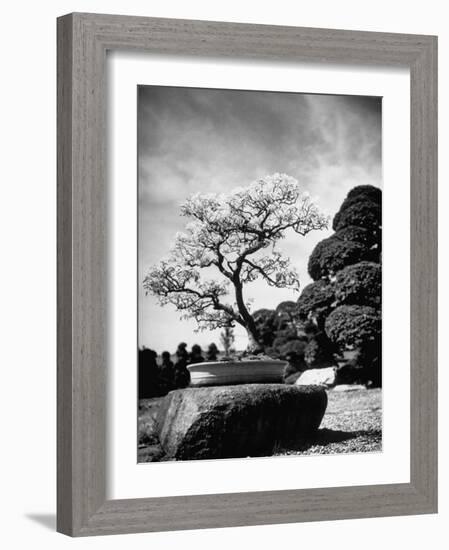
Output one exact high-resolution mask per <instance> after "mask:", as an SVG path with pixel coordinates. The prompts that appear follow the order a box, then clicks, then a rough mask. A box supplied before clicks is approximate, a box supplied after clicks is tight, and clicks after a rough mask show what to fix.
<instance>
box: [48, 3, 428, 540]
mask: <svg viewBox="0 0 449 550" xmlns="http://www.w3.org/2000/svg"><path fill="white" fill-rule="evenodd" d="M111 49H114V50H117V49H132V50H137V51H140V52H153V53H170V54H174V55H180V54H183V55H195V56H203V57H204V56H208V57H230V58H232V57H239V58H259V59H275V60H278V61H279V63H282V62H284V61H325V62H332V63H358V64H379V65H391V66H407V67H409V68H410V71H411V481H410V483H407V484H392V485H375V486H360V487H343V488H327V489H307V490H291V491H270V492H252V493H233V494H225V495H196V496H185V497H167V498H155V499H129V500H113V501H107V500H106V478H107V475H106V471H105V468H106V466H105V465H106V455H105V448H106V407H107V403H106V390H105V388H106V382H107V365H108V356H107V349H108V347H107V326H108V319H107V308H106V304H107V295H108V287H107V265H108V264H107V262H108V254H107V243H108V239H107V236H108V223H109V221H108V209H107V197H108V188H107V174H106V150H105V147H106V130H105V128H106V120H105V119H106V116H105V109H106V75H105V69H106V68H105V65H106V64H105V59H106V52H107V50H111ZM436 267H437V39H436V37H432V36H422V35H406V34H391V33H371V32H356V31H342V30H331V29H306V28H297V27H275V26H269V25H245V24H237V23H217V22H209V21H186V20H174V19H153V18H142V17H124V16H117V15H98V14H95V15H94V14H70V15H67V16H64V17H62V18H59V20H58V510H57V512H58V524H57V529H58V531H60V532H62V533H66V534H69V535H72V536H84V535H98V534H113V533H125V532H126V533H129V532H139V531H164V530H175V529H197V528H210V527H230V526H237V525H262V524H269V523H288V522H299V521H318V520H330V519H343V518H360V517H373V516H393V515H404V514H422V513H431V512H435V511H436V509H437V391H436V390H437V356H436V349H437V347H436V339H437V271H436Z"/></svg>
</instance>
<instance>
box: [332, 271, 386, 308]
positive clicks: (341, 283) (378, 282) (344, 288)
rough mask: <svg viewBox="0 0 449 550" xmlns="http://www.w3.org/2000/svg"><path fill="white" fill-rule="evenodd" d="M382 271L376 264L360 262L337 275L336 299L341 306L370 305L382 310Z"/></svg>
mask: <svg viewBox="0 0 449 550" xmlns="http://www.w3.org/2000/svg"><path fill="white" fill-rule="evenodd" d="M381 292H382V270H381V267H380V265H379V264H377V263H374V262H359V263H358V264H354V265H350V266H347V267H345V268H344V269H342V270H341V271H339V272H338V273H337V276H336V279H335V298H336V299H337V301H338V302H339V303H340V304H359V305H369V306H374V307H376V308H380V305H381Z"/></svg>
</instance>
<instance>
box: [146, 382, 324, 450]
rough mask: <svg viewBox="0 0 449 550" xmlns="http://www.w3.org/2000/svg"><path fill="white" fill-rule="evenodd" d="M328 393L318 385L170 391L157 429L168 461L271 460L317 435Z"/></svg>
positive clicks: (242, 386) (158, 417)
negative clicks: (278, 453) (281, 449)
mask: <svg viewBox="0 0 449 550" xmlns="http://www.w3.org/2000/svg"><path fill="white" fill-rule="evenodd" d="M326 406H327V394H326V391H325V390H324V388H321V387H317V386H288V385H285V384H243V385H239V386H217V387H201V388H186V389H183V390H175V391H172V392H170V393H169V394H168V395H167V396H166V397H165V398H164V400H163V401H162V404H161V406H160V408H159V411H158V414H157V418H156V426H157V430H158V435H159V441H160V443H161V446H162V448H163V450H164V453H165V455H166V457H167V458H174V459H177V460H193V459H211V458H239V457H248V456H271V455H272V454H273V451H274V450H275V449H277V448H287V447H289V446H294V445H295V443H297V442H299V441H301V439H303V438H304V437H308V436H310V435H311V434H313V432H315V431H316V430H317V429H318V427H319V425H320V423H321V420H322V418H323V416H324V413H325V410H326Z"/></svg>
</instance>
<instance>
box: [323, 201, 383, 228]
mask: <svg viewBox="0 0 449 550" xmlns="http://www.w3.org/2000/svg"><path fill="white" fill-rule="evenodd" d="M349 226H357V227H364V228H365V229H367V230H368V231H370V232H371V233H372V235H373V238H376V237H377V233H378V231H379V229H380V227H381V226H382V208H381V206H380V205H379V204H376V203H375V202H373V201H370V200H368V199H358V198H357V197H355V198H352V199H345V200H344V201H343V204H342V205H341V208H340V210H339V211H338V212H337V213H336V214H335V217H334V221H333V223H332V228H333V230H334V231H341V230H342V229H344V228H345V227H349Z"/></svg>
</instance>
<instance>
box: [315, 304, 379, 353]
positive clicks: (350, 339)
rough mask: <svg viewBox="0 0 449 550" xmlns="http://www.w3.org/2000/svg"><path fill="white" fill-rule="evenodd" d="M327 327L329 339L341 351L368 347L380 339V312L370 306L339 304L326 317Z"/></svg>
mask: <svg viewBox="0 0 449 550" xmlns="http://www.w3.org/2000/svg"><path fill="white" fill-rule="evenodd" d="M325 329H326V334H327V336H328V337H329V339H330V340H331V341H332V342H333V343H334V344H336V345H337V346H338V347H339V348H340V350H341V351H343V350H345V349H354V348H359V349H367V348H368V347H369V346H371V345H376V342H378V341H380V336H381V317H380V313H379V311H377V310H376V309H374V308H373V307H370V306H360V305H350V306H349V305H343V306H339V307H337V308H336V309H334V311H333V312H332V313H331V314H330V315H329V317H328V318H327V319H326V323H325Z"/></svg>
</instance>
